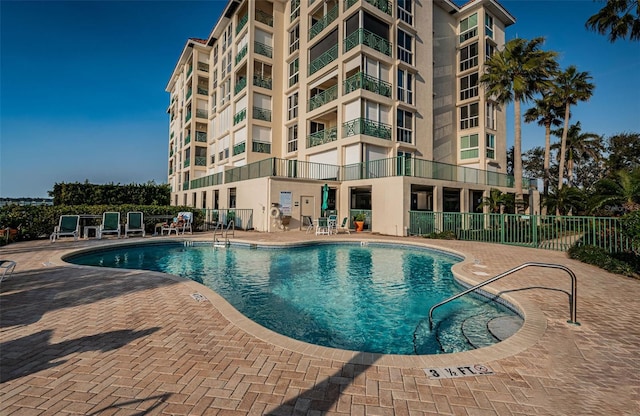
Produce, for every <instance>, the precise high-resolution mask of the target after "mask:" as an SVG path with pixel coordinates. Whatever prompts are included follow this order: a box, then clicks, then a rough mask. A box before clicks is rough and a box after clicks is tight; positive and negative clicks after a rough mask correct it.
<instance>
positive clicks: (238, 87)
mask: <svg viewBox="0 0 640 416" xmlns="http://www.w3.org/2000/svg"><path fill="white" fill-rule="evenodd" d="M246 86H247V78H240V79H239V80H238V82H236V85H235V86H234V87H233V93H234V94H238V93H239V92H240V91H242V90H243V89H244V87H246Z"/></svg>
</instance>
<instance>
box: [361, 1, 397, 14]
mask: <svg viewBox="0 0 640 416" xmlns="http://www.w3.org/2000/svg"><path fill="white" fill-rule="evenodd" d="M366 1H367V3H369V4H372V5H373V6H375V7H376V8H377V9H378V10H382V11H383V12H385V13H386V14H388V15H389V16H391V2H390V1H388V0H366Z"/></svg>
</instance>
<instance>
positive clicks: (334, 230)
mask: <svg viewBox="0 0 640 416" xmlns="http://www.w3.org/2000/svg"><path fill="white" fill-rule="evenodd" d="M327 228H328V229H329V234H338V216H337V215H333V214H331V215H329V219H328V222H327Z"/></svg>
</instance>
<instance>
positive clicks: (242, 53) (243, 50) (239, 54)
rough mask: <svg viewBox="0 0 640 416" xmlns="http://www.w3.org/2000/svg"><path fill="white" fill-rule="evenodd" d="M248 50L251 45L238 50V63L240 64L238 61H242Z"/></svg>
mask: <svg viewBox="0 0 640 416" xmlns="http://www.w3.org/2000/svg"><path fill="white" fill-rule="evenodd" d="M248 50H249V45H244V46H243V47H242V49H240V50H239V51H238V54H237V55H236V65H238V63H239V62H240V61H242V58H244V57H245V56H247V51H248Z"/></svg>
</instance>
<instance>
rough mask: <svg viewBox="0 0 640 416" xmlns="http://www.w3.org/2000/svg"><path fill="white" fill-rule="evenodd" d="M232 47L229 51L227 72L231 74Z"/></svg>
mask: <svg viewBox="0 0 640 416" xmlns="http://www.w3.org/2000/svg"><path fill="white" fill-rule="evenodd" d="M231 62H232V60H231V49H229V52H228V53H227V72H228V73H229V74H230V73H231Z"/></svg>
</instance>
